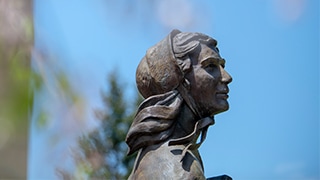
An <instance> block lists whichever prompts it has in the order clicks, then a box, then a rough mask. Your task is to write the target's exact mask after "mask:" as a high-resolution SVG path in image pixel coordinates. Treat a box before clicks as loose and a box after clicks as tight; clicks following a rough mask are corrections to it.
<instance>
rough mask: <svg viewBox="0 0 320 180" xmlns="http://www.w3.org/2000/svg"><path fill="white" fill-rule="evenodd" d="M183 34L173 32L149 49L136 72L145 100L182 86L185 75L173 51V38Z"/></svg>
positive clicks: (137, 81) (140, 90)
mask: <svg viewBox="0 0 320 180" xmlns="http://www.w3.org/2000/svg"><path fill="white" fill-rule="evenodd" d="M178 33H181V32H180V31H179V30H173V31H171V33H170V34H169V35H168V36H167V37H165V38H164V39H163V40H162V41H160V42H159V43H157V44H156V45H154V46H152V47H151V48H149V49H148V51H147V53H146V55H145V56H144V57H143V58H142V60H141V61H140V63H139V65H138V68H137V71H136V83H137V87H138V90H139V92H140V93H141V95H142V96H143V97H144V98H148V97H150V96H152V95H156V94H163V93H166V92H169V91H171V90H173V89H175V88H176V87H178V85H179V84H180V82H181V81H182V80H183V79H184V75H183V73H182V71H181V70H180V68H179V66H178V65H177V62H176V58H175V56H174V54H173V50H172V38H173V37H174V36H175V35H177V34H178Z"/></svg>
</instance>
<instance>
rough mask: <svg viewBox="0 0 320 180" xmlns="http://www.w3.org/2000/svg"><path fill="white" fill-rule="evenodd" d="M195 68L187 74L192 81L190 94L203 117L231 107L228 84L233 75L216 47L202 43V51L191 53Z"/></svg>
mask: <svg viewBox="0 0 320 180" xmlns="http://www.w3.org/2000/svg"><path fill="white" fill-rule="evenodd" d="M190 58H191V61H192V65H193V68H192V70H191V71H190V72H189V73H188V74H187V75H186V78H187V79H188V80H189V81H190V84H191V87H190V95H191V96H192V97H193V98H194V101H195V103H196V106H197V107H198V110H199V111H200V113H201V115H202V116H203V117H205V116H213V115H215V114H217V113H220V112H223V111H226V110H228V109H229V104H228V101H227V99H228V97H229V96H228V92H229V88H228V84H229V83H230V82H231V81H232V78H231V76H230V75H229V74H228V73H227V71H225V69H224V67H225V60H224V59H222V58H221V57H220V55H219V52H218V50H217V48H216V47H213V46H210V45H206V44H201V50H200V53H194V54H191V55H190Z"/></svg>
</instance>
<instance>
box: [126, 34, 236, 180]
mask: <svg viewBox="0 0 320 180" xmlns="http://www.w3.org/2000/svg"><path fill="white" fill-rule="evenodd" d="M224 67H225V60H224V59H223V58H221V57H220V55H219V49H218V48H217V41H216V40H214V39H213V38H211V37H209V36H207V35H205V34H202V33H188V32H180V31H179V30H173V31H172V32H171V33H170V34H169V35H168V36H167V37H165V38H164V39H163V40H161V41H160V42H159V43H157V44H156V45H154V46H153V47H151V48H149V49H148V50H147V53H146V55H145V56H144V57H143V58H142V60H141V62H140V64H139V65H138V68H137V71H136V83H137V87H138V90H139V92H140V93H141V95H142V96H143V97H144V98H145V100H144V101H143V102H142V103H141V104H140V106H139V108H138V110H137V114H136V116H135V118H134V120H133V123H132V125H131V127H130V129H129V131H128V134H127V137H126V143H127V144H128V146H129V151H128V154H129V155H130V154H132V153H134V152H136V151H138V154H137V158H136V161H135V164H134V167H133V170H132V173H131V175H130V177H129V179H137V180H142V179H205V177H204V168H203V163H202V160H201V157H200V154H199V151H198V148H199V146H200V145H201V143H202V142H203V141H204V140H205V138H206V132H207V129H208V127H209V126H210V125H213V124H214V115H216V114H218V113H221V112H224V111H226V110H228V109H229V104H228V101H227V99H228V92H229V89H228V84H229V83H230V82H231V81H232V78H231V76H230V75H229V74H228V73H227V72H226V71H225V69H224ZM199 137H200V139H199V140H198V138H199Z"/></svg>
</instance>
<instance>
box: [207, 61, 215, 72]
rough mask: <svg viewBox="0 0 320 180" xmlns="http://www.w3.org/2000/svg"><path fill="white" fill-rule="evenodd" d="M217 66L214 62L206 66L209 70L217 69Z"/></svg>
mask: <svg viewBox="0 0 320 180" xmlns="http://www.w3.org/2000/svg"><path fill="white" fill-rule="evenodd" d="M216 68H217V65H215V64H212V63H210V64H208V65H207V66H206V69H207V70H211V71H212V70H215V69H216Z"/></svg>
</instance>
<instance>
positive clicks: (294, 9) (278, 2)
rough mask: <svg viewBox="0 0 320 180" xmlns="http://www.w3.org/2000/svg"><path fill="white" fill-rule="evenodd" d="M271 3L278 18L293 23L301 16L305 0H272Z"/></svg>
mask: <svg viewBox="0 0 320 180" xmlns="http://www.w3.org/2000/svg"><path fill="white" fill-rule="evenodd" d="M273 4H274V8H275V11H276V13H277V14H278V16H279V17H280V19H282V20H283V21H284V22H286V23H293V22H296V21H297V20H298V19H299V18H300V17H301V16H302V14H303V12H304V10H305V6H306V0H273Z"/></svg>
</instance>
